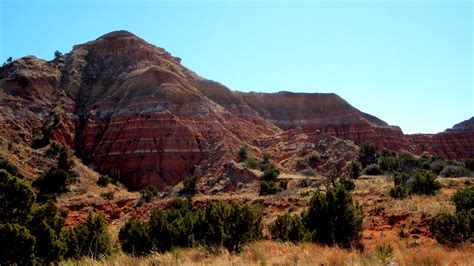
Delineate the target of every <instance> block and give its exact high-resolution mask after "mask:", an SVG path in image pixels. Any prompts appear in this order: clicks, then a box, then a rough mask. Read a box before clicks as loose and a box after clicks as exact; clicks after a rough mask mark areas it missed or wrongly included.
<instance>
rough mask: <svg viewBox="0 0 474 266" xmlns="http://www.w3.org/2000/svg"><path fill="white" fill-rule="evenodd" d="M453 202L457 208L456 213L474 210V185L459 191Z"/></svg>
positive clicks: (452, 199) (455, 194)
mask: <svg viewBox="0 0 474 266" xmlns="http://www.w3.org/2000/svg"><path fill="white" fill-rule="evenodd" d="M451 201H452V202H453V203H454V205H455V206H456V211H457V212H461V211H470V210H471V209H473V208H474V185H470V186H468V187H466V188H464V189H459V190H458V191H456V193H454V195H453V196H452V197H451Z"/></svg>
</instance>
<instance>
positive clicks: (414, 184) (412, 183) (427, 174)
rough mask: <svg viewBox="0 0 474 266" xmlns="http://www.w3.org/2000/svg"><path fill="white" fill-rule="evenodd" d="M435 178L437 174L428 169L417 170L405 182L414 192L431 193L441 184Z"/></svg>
mask: <svg viewBox="0 0 474 266" xmlns="http://www.w3.org/2000/svg"><path fill="white" fill-rule="evenodd" d="M436 178H437V176H436V175H435V174H434V173H433V172H431V171H429V170H418V171H416V172H415V175H414V176H413V178H410V179H409V180H408V181H407V183H408V187H409V188H410V190H411V192H412V193H414V194H424V195H433V194H435V192H436V191H437V190H438V189H440V188H441V184H440V183H439V182H438V181H437V180H436Z"/></svg>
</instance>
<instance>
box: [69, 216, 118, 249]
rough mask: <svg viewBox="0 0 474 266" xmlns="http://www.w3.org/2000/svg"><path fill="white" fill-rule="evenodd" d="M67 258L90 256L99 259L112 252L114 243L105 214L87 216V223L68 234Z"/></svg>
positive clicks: (77, 226)
mask: <svg viewBox="0 0 474 266" xmlns="http://www.w3.org/2000/svg"><path fill="white" fill-rule="evenodd" d="M65 238H66V244H67V253H66V257H73V258H80V257H82V256H89V257H92V258H99V256H108V255H110V254H111V252H112V242H111V238H110V235H109V231H108V229H107V221H106V219H105V216H104V215H103V214H98V215H96V216H92V215H90V214H89V216H87V219H86V222H85V223H81V224H79V225H76V226H75V227H74V228H73V229H72V230H70V231H68V232H66V237H65Z"/></svg>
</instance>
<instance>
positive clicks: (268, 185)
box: [260, 181, 283, 196]
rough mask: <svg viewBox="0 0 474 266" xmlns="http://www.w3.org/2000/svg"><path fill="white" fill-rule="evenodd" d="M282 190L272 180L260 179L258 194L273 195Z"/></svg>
mask: <svg viewBox="0 0 474 266" xmlns="http://www.w3.org/2000/svg"><path fill="white" fill-rule="evenodd" d="M281 191H283V188H281V187H280V186H279V185H278V184H277V183H275V182H274V181H260V196H265V195H274V194H277V193H279V192H281Z"/></svg>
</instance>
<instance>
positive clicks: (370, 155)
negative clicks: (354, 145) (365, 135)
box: [359, 143, 377, 168]
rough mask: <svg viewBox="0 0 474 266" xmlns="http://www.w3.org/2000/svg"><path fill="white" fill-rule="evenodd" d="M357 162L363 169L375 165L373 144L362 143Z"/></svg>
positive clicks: (375, 158)
mask: <svg viewBox="0 0 474 266" xmlns="http://www.w3.org/2000/svg"><path fill="white" fill-rule="evenodd" d="M359 161H360V163H361V164H362V167H364V168H365V167H367V166H368V165H370V164H376V163H377V149H376V148H375V145H374V144H371V143H362V144H361V145H360V146H359Z"/></svg>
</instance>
